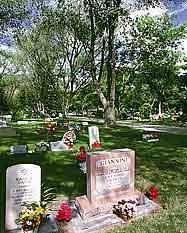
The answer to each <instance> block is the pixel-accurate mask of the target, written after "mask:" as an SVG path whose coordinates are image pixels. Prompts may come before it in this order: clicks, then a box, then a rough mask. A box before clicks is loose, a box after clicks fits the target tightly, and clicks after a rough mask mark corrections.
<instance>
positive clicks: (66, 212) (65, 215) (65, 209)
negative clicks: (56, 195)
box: [56, 202, 72, 222]
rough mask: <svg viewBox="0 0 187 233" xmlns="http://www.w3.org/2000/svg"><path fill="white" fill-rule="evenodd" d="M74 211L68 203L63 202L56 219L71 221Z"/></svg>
mask: <svg viewBox="0 0 187 233" xmlns="http://www.w3.org/2000/svg"><path fill="white" fill-rule="evenodd" d="M71 215H72V211H71V208H70V206H69V205H68V203H65V202H63V203H62V204H61V205H60V207H59V209H58V212H57V215H56V219H57V220H58V221H66V222H69V221H70V220H71Z"/></svg>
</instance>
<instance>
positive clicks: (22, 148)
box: [10, 145, 28, 154]
mask: <svg viewBox="0 0 187 233" xmlns="http://www.w3.org/2000/svg"><path fill="white" fill-rule="evenodd" d="M10 152H11V153H13V154H26V153H28V147H27V145H15V146H11V147H10Z"/></svg>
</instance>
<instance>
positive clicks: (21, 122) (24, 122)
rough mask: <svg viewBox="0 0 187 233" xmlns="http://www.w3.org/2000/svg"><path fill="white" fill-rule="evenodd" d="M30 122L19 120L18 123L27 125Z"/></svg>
mask: <svg viewBox="0 0 187 233" xmlns="http://www.w3.org/2000/svg"><path fill="white" fill-rule="evenodd" d="M28 123H29V122H28V121H17V124H18V125H26V124H28Z"/></svg>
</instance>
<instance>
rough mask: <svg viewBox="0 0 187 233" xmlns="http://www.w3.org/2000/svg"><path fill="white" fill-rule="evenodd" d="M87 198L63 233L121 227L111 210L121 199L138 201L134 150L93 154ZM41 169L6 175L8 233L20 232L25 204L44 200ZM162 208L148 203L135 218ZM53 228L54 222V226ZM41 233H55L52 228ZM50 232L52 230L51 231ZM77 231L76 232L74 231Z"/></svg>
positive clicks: (23, 167) (22, 168)
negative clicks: (19, 221)
mask: <svg viewBox="0 0 187 233" xmlns="http://www.w3.org/2000/svg"><path fill="white" fill-rule="evenodd" d="M87 171H88V172H87V194H86V195H84V196H79V197H76V200H75V206H74V208H75V210H76V215H75V216H74V218H73V219H72V220H71V221H70V222H69V223H68V224H67V225H66V226H65V227H64V232H68V233H75V232H78V233H86V232H92V231H96V230H99V229H103V228H109V227H112V226H113V225H118V224H121V219H120V218H118V217H117V216H116V215H114V214H113V213H112V206H113V205H114V204H115V203H117V202H118V201H119V200H121V199H136V198H138V197H139V196H140V195H142V194H141V193H140V192H138V191H137V190H135V188H134V182H135V152H134V151H133V150H131V149H115V150H112V151H102V152H98V151H97V152H92V153H88V156H87ZM40 188H41V169H40V167H39V166H37V165H33V164H20V165H15V166H12V167H9V168H8V169H7V173H6V221H5V222H6V225H5V228H6V232H18V231H16V230H17V229H19V226H18V225H16V224H15V219H16V218H18V214H19V212H20V210H21V205H22V203H24V202H27V203H29V202H33V201H35V202H39V201H40V198H41V189H40ZM159 208H160V207H159V205H158V204H156V203H154V202H153V201H150V200H149V199H145V202H144V204H143V205H141V206H139V207H138V209H137V212H136V217H138V216H142V215H144V214H148V213H151V212H154V211H157V210H158V209H159ZM51 224H53V225H54V221H53V222H52V223H51ZM42 229H45V230H42ZM42 229H40V231H39V233H55V232H57V228H55V230H54V226H53V230H52V228H50V227H49V226H48V227H47V229H46V228H45V227H44V228H42ZM49 229H50V230H49ZM75 229H76V231H75Z"/></svg>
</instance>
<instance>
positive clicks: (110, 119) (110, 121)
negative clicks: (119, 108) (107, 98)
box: [104, 103, 116, 126]
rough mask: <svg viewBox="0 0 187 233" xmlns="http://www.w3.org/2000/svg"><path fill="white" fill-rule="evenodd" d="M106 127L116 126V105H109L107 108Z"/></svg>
mask: <svg viewBox="0 0 187 233" xmlns="http://www.w3.org/2000/svg"><path fill="white" fill-rule="evenodd" d="M104 116H105V125H107V126H114V125H115V124H116V117H115V116H116V114H115V108H114V104H111V103H108V104H107V105H106V107H105V112H104Z"/></svg>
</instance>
